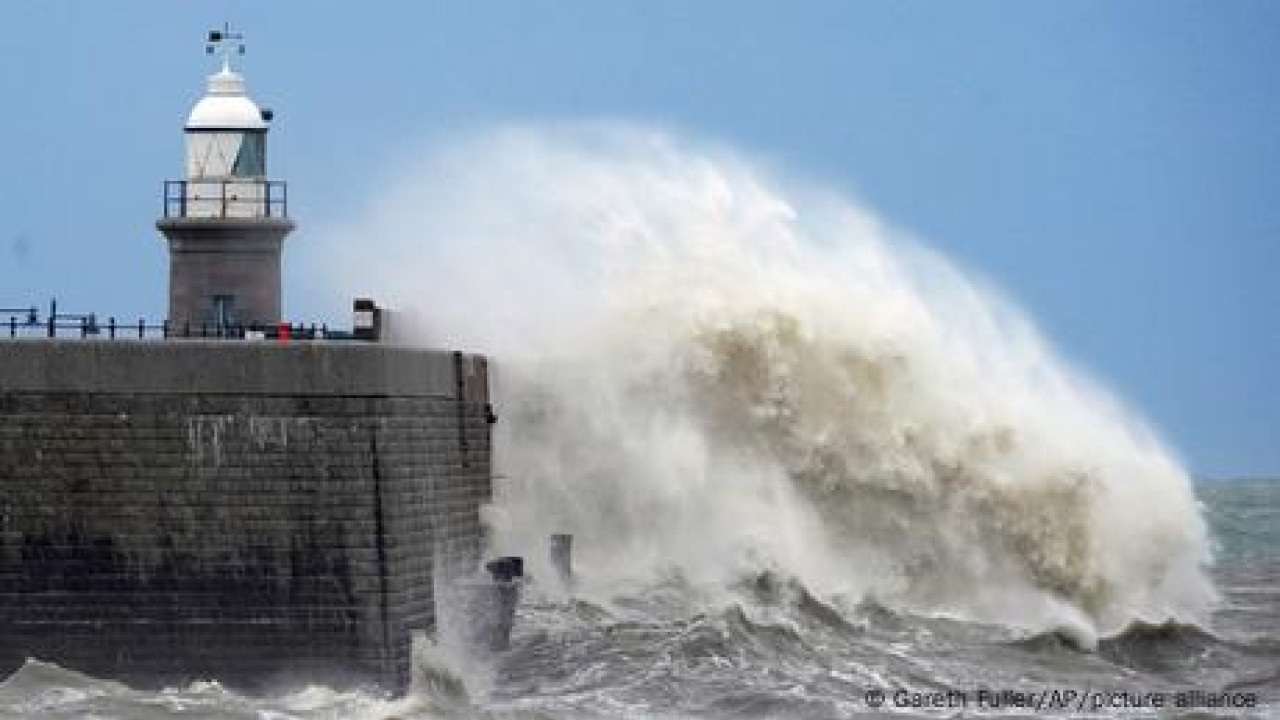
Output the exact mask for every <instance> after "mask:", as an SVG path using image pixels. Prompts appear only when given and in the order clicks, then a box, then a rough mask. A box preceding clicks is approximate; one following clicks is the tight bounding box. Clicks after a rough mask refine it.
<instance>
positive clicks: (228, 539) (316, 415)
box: [0, 341, 489, 688]
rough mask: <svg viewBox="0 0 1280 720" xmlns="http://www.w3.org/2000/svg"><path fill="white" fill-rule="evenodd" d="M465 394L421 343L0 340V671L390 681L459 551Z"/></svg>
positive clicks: (469, 360)
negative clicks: (58, 667) (50, 664)
mask: <svg viewBox="0 0 1280 720" xmlns="http://www.w3.org/2000/svg"><path fill="white" fill-rule="evenodd" d="M459 380H461V382H459ZM487 401H488V378H487V368H486V365H485V363H484V359H483V358H478V357H474V356H459V355H456V354H453V353H445V352H434V351H423V350H412V349H408V348H389V347H385V346H368V345H357V344H297V345H291V346H279V345H274V344H266V343H262V344H255V343H236V342H226V343H221V342H218V343H215V342H180V343H143V342H131V341H116V342H110V343H107V342H66V341H48V342H45V341H23V342H17V343H0V672H9V671H11V670H13V669H15V668H16V667H17V666H18V665H20V664H21V662H22V661H23V660H24V659H25V658H26V657H27V656H30V655H34V656H36V657H41V658H44V659H47V660H51V661H54V662H58V663H62V664H65V665H67V666H69V667H73V668H78V669H81V670H85V671H87V672H90V673H94V674H99V675H104V676H109V677H120V678H123V679H126V680H131V681H134V682H137V683H141V684H146V685H151V684H156V683H161V682H170V681H177V680H182V679H186V678H194V677H216V678H220V679H222V680H224V681H227V682H230V683H233V684H239V685H248V686H258V687H262V686H264V685H267V684H271V683H274V682H277V681H279V680H281V679H282V678H283V677H285V675H286V674H288V673H293V674H295V675H302V676H304V677H306V678H307V679H310V680H321V681H328V682H358V681H366V680H375V681H378V682H381V683H383V684H385V685H387V686H389V687H393V688H399V687H403V684H404V683H405V682H406V681H407V678H408V670H409V644H410V643H409V634H410V633H411V632H413V631H422V630H426V631H430V630H433V629H434V628H433V625H434V622H435V618H436V616H437V612H436V609H435V598H434V596H433V583H434V581H435V580H436V579H437V578H435V577H434V574H435V573H439V572H449V571H454V572H463V571H468V570H472V569H474V568H475V567H476V566H477V564H478V561H479V553H480V549H481V548H480V543H481V527H480V521H479V509H480V505H481V503H483V502H486V501H487V500H488V498H489V478H488V467H489V457H488V453H489V432H488V428H489V426H488V422H487V421H486V417H487V414H488V410H487V406H486V403H487ZM435 538H439V540H440V541H439V543H436V540H435ZM437 560H439V561H440V562H437Z"/></svg>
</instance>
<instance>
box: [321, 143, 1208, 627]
mask: <svg viewBox="0 0 1280 720" xmlns="http://www.w3.org/2000/svg"><path fill="white" fill-rule="evenodd" d="M378 188H379V189H378V193H377V194H378V196H379V199H378V200H376V201H375V202H373V204H372V205H371V206H370V207H369V208H368V209H367V211H366V212H365V214H363V215H362V216H359V217H355V218H352V219H351V220H350V222H348V223H347V224H345V225H344V226H342V227H337V228H334V229H332V231H331V232H330V233H329V234H328V236H327V240H325V239H322V241H321V242H319V243H317V244H316V247H314V248H313V255H314V257H315V258H322V259H321V260H319V262H320V263H321V264H322V265H324V266H325V267H326V268H327V270H329V273H328V274H329V277H331V278H333V280H334V282H333V283H332V286H331V287H330V288H328V289H327V290H328V291H330V292H332V291H337V292H340V293H344V294H345V295H346V296H353V295H357V294H361V295H363V294H373V295H374V296H376V297H378V298H379V299H380V300H382V301H384V302H386V303H388V304H390V305H391V306H393V307H397V308H399V309H402V310H405V311H408V312H409V313H411V314H412V316H413V317H414V318H415V319H416V320H415V322H416V325H415V331H416V332H415V337H416V339H417V340H419V341H421V342H427V343H431V344H437V345H443V346H448V347H459V348H465V349H468V350H477V351H484V352H488V353H491V355H492V356H493V359H494V379H495V384H496V391H497V405H498V412H499V414H500V415H501V418H502V419H501V422H500V423H499V424H498V426H497V429H498V438H497V452H498V458H497V460H498V463H499V473H500V474H504V475H506V476H508V478H509V479H507V480H503V481H500V491H501V494H502V498H503V499H502V503H501V507H500V508H498V509H497V510H496V511H495V512H494V513H492V515H491V517H492V518H493V522H494V523H495V525H496V528H495V530H496V537H497V542H498V544H499V545H500V548H499V549H500V550H501V551H503V552H513V553H517V554H522V555H526V556H528V557H529V559H530V562H531V565H532V569H533V571H534V572H535V573H540V574H543V575H547V576H550V575H551V574H552V571H551V569H550V568H549V567H545V563H544V562H543V556H544V555H545V544H546V539H547V536H548V535H550V534H551V533H553V532H570V533H573V534H574V535H575V541H574V548H575V553H576V558H575V562H576V563H577V565H578V567H579V569H580V570H581V571H582V572H581V574H582V576H583V580H584V582H586V583H587V586H588V587H587V588H586V589H587V590H591V589H592V586H593V587H594V591H596V592H603V593H605V594H607V592H608V589H609V588H610V587H621V586H622V585H623V584H625V583H629V582H645V581H648V580H652V579H653V578H655V577H661V576H663V575H664V574H666V573H671V572H676V573H679V574H680V575H682V576H683V577H684V578H686V579H688V580H690V581H692V582H693V583H695V584H697V585H701V586H705V587H708V588H717V587H727V586H728V585H729V584H730V583H731V582H732V581H734V580H737V579H738V578H739V577H740V576H741V575H742V574H743V573H750V572H758V571H759V570H762V569H775V570H779V571H782V572H785V573H788V574H792V575H794V576H796V577H798V578H800V579H801V580H802V581H803V582H804V583H806V584H807V585H808V586H809V587H811V588H813V589H814V590H815V591H816V592H819V593H844V594H849V595H852V596H859V595H864V594H870V595H873V596H875V597H876V598H877V599H878V600H879V601H881V602H885V603H888V604H891V605H898V606H902V607H908V608H910V609H912V610H914V611H924V612H945V613H954V614H958V615H960V616H963V617H969V618H973V619H980V620H995V621H1000V622H1005V623H1010V624H1015V625H1025V626H1029V627H1034V628H1041V629H1050V628H1055V627H1071V628H1076V629H1078V630H1074V632H1078V633H1079V634H1081V636H1087V634H1088V632H1089V628H1092V629H1093V630H1094V631H1105V630H1107V629H1110V628H1115V627H1119V626H1121V625H1123V624H1124V623H1126V622H1127V621H1128V620H1129V619H1132V618H1135V617H1167V616H1169V615H1173V616H1177V617H1181V618H1187V619H1198V618H1201V617H1202V616H1203V612H1204V610H1205V607H1206V604H1207V603H1208V602H1209V600H1210V598H1211V596H1212V589H1211V587H1210V585H1209V583H1208V581H1207V579H1206V576H1205V573H1204V571H1203V567H1202V566H1203V564H1204V563H1205V562H1206V561H1207V550H1206V547H1207V546H1206V540H1205V529H1204V524H1203V522H1202V520H1201V518H1200V516H1199V513H1198V510H1197V508H1196V505H1195V502H1194V499H1193V497H1192V494H1191V489H1190V483H1189V481H1188V477H1187V475H1186V473H1185V472H1184V471H1183V470H1182V469H1181V468H1180V467H1179V465H1178V463H1177V461H1176V460H1175V459H1174V458H1173V457H1172V456H1171V454H1170V453H1169V452H1167V451H1166V450H1165V449H1164V448H1163V447H1162V446H1161V444H1160V442H1159V441H1158V440H1157V439H1156V437H1155V435H1154V433H1153V432H1151V431H1150V430H1149V428H1148V427H1147V426H1146V425H1145V424H1144V423H1143V422H1142V421H1141V420H1139V419H1137V418H1136V417H1135V416H1134V415H1133V414H1132V413H1130V412H1129V411H1127V410H1126V409H1125V408H1124V407H1122V405H1121V404H1120V403H1119V402H1117V401H1116V400H1115V399H1114V398H1112V397H1111V396H1110V395H1109V394H1108V393H1107V392H1106V391H1105V390H1104V389H1102V388H1100V387H1099V386H1098V385H1097V384H1096V383H1094V382H1092V381H1090V380H1089V379H1088V378H1086V377H1084V376H1082V374H1080V373H1079V372H1076V371H1074V370H1072V369H1071V368H1070V367H1068V366H1067V365H1066V364H1065V363H1064V362H1062V361H1061V360H1060V359H1058V358H1057V357H1056V356H1055V355H1054V353H1053V352H1052V351H1051V350H1050V349H1049V347H1048V346H1047V344H1046V343H1045V342H1044V341H1043V340H1042V339H1041V337H1040V336H1039V334H1038V333H1037V332H1036V330H1035V329H1034V328H1033V327H1032V325H1031V324H1030V323H1029V322H1027V321H1026V320H1025V319H1024V318H1023V317H1022V315H1021V313H1019V312H1018V311H1017V309H1016V308H1014V307H1013V306H1012V305H1011V304H1010V303H1009V302H1007V301H1005V300H1003V299H1002V298H1001V297H999V296H998V294H997V293H994V292H992V291H991V290H990V289H989V288H987V287H986V286H985V285H984V284H983V283H981V282H977V281H975V280H973V279H971V278H970V277H968V276H966V275H964V274H962V273H960V272H959V271H957V270H956V269H955V268H954V267H953V266H951V265H950V264H948V263H947V262H946V261H945V260H943V259H941V258H939V257H938V256H937V255H935V254H934V253H932V252H930V251H928V250H927V249H925V248H922V247H921V246H919V245H917V244H915V243H913V242H911V241H910V240H908V239H905V238H902V237H900V236H898V235H897V234H896V233H895V232H894V231H892V230H891V229H888V228H886V227H885V225H884V224H883V223H881V222H880V221H879V220H878V219H877V218H875V217H874V216H873V215H872V214H870V213H869V212H868V211H867V210H866V209H864V208H862V207H860V206H858V205H857V204H855V203H853V202H851V201H847V200H844V199H842V198H840V197H838V196H836V195H835V194H834V193H832V192H830V191H825V190H822V189H820V188H815V187H813V186H811V185H805V184H802V183H799V182H795V181H789V180H781V179H779V178H777V177H775V176H774V175H771V174H770V173H768V172H766V171H765V170H762V169H761V166H760V165H759V164H758V163H753V162H751V161H748V160H745V159H743V158H742V157H741V156H740V155H739V154H736V153H733V152H730V151H727V150H725V149H724V148H720V147H709V146H708V145H707V144H706V143H698V142H695V141H690V140H687V139H684V138H680V137H677V136H675V135H673V134H671V133H666V132H661V131H656V130H653V129H648V128H635V127H619V126H613V125H590V126H581V125H579V126H554V127H545V126H544V127H530V126H526V127H509V128H499V129H495V130H492V131H488V132H483V133H478V134H475V135H472V136H469V137H463V138H450V139H449V140H448V141H447V142H442V143H439V144H437V145H434V146H432V147H430V148H428V149H427V150H425V151H424V152H423V154H422V156H421V157H420V158H414V159H412V160H408V161H406V162H405V167H404V168H402V169H401V171H400V172H399V174H398V175H397V176H396V177H393V178H391V179H390V180H389V181H388V182H386V183H382V184H379V186H378Z"/></svg>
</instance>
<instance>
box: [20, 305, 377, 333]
mask: <svg viewBox="0 0 1280 720" xmlns="http://www.w3.org/2000/svg"><path fill="white" fill-rule="evenodd" d="M4 315H8V317H7V318H6V317H4ZM4 331H7V335H8V337H9V338H11V339H19V338H40V337H43V338H84V339H90V338H93V339H105V340H114V339H117V338H119V339H135V340H145V339H155V340H168V339H206V340H244V341H253V340H275V341H279V342H289V341H293V340H355V339H357V338H356V336H355V333H353V332H352V331H350V330H339V329H332V328H330V327H329V326H328V325H325V324H316V323H311V324H310V325H307V324H301V323H280V324H278V325H215V324H200V325H194V324H190V323H185V324H182V325H177V324H173V323H170V322H169V321H167V320H166V321H164V322H161V323H158V324H154V323H149V322H147V321H146V320H145V319H143V318H138V321H137V322H131V321H117V320H116V318H115V317H108V318H107V319H106V322H102V321H100V320H99V319H98V316H97V315H96V314H94V313H88V314H81V313H60V312H58V303H57V300H53V301H51V302H50V303H49V312H48V314H46V315H45V316H44V317H41V315H40V311H39V309H38V308H36V307H34V306H32V307H25V308H0V333H4ZM0 337H3V335H2V334H0Z"/></svg>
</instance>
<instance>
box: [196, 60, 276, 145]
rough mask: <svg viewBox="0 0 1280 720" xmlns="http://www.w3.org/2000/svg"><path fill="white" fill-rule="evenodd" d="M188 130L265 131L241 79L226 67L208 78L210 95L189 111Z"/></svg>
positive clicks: (265, 125)
mask: <svg viewBox="0 0 1280 720" xmlns="http://www.w3.org/2000/svg"><path fill="white" fill-rule="evenodd" d="M187 129H188V130H266V129H267V122H266V121H265V120H263V119H262V110H261V109H259V108H258V106H257V105H256V104H255V103H254V102H253V101H252V100H250V99H249V96H248V95H246V94H245V90H244V76H242V75H240V73H237V72H234V71H232V70H230V69H228V68H226V67H224V68H223V69H222V71H221V72H219V73H216V74H214V75H210V76H209V91H208V93H207V94H206V95H205V96H204V97H203V98H201V99H200V102H198V103H196V106H195V107H194V108H192V109H191V115H190V116H189V117H188V118H187Z"/></svg>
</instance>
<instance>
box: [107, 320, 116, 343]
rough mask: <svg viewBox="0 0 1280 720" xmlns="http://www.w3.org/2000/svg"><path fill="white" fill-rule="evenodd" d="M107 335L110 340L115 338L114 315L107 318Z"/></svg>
mask: <svg viewBox="0 0 1280 720" xmlns="http://www.w3.org/2000/svg"><path fill="white" fill-rule="evenodd" d="M107 337H109V338H111V339H112V340H115V339H116V317H115V316H114V315H112V316H110V317H108V318H107Z"/></svg>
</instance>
